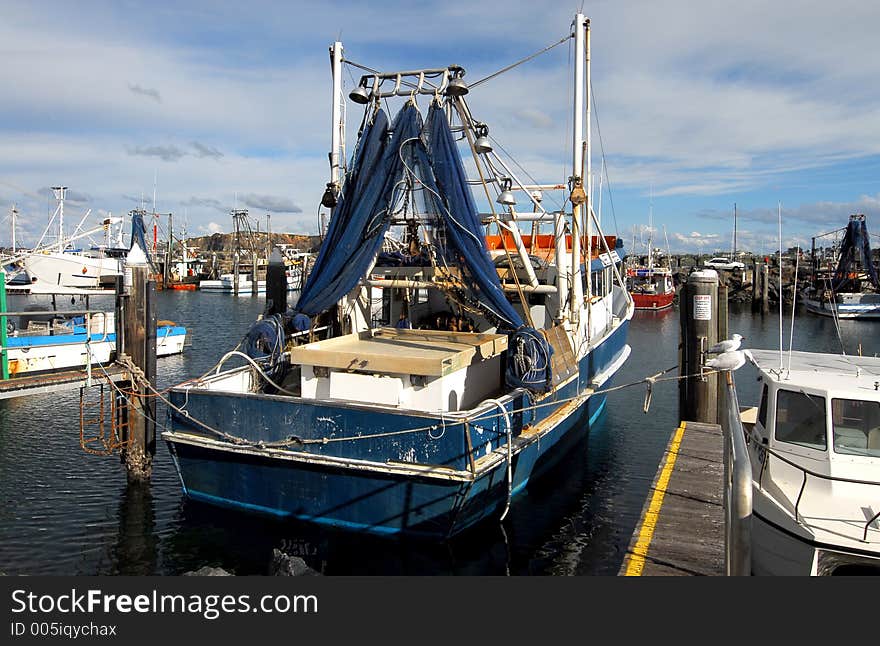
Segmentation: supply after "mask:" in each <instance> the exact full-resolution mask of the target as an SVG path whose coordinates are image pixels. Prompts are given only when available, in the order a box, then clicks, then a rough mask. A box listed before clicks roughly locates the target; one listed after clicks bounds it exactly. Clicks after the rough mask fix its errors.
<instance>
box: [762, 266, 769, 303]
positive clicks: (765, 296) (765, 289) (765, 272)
mask: <svg viewBox="0 0 880 646" xmlns="http://www.w3.org/2000/svg"><path fill="white" fill-rule="evenodd" d="M769 296H770V265H769V264H768V263H766V262H765V263H764V264H763V266H762V267H761V314H769V313H770V298H769Z"/></svg>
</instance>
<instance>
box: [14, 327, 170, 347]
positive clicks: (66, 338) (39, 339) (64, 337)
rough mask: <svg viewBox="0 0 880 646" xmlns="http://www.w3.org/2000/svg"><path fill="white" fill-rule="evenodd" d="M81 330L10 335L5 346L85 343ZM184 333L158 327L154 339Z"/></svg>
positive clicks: (113, 337)
mask: <svg viewBox="0 0 880 646" xmlns="http://www.w3.org/2000/svg"><path fill="white" fill-rule="evenodd" d="M81 330H82V331H81V332H80V333H79V334H77V333H74V334H57V335H40V336H11V337H9V338H8V339H7V340H6V347H8V348H27V347H36V346H44V345H73V344H75V343H85V341H86V333H85V327H84V326H83V327H82V328H81ZM185 334H186V328H184V327H160V328H158V330H157V332H156V339H157V340H159V341H161V340H162V339H166V338H169V337H174V336H184V335H185ZM102 339H104V335H103V334H92V335H91V340H92V342H99V341H101V340H102ZM104 341H109V342H110V343H115V342H116V333H115V332H111V333H109V334H108V335H107V338H106V339H104Z"/></svg>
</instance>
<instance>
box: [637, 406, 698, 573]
mask: <svg viewBox="0 0 880 646" xmlns="http://www.w3.org/2000/svg"><path fill="white" fill-rule="evenodd" d="M685 424H686V422H682V423H681V424H680V425H679V427H678V429H676V431H675V435H674V436H673V437H672V442H670V443H669V450H668V452H667V454H666V464H664V465H663V470H662V471H661V472H660V477H659V478H658V479H657V487H656V488H655V489H654V495H653V496H651V503H650V504H649V505H648V510H647V511H646V512H645V517H644V518H643V519H642V527H641V529H640V530H639V540H638V541H636V545H635V547H634V548H633V552H632V554H630V555H629V561H628V562H627V565H626V574H625V576H641V574H642V569H644V567H645V557H646V556H647V555H648V547H650V545H651V538H652V537H653V536H654V528H655V527H657V520H658V519H659V517H660V507H662V506H663V497H664V496H665V495H666V487H667V486H669V478H670V477H671V476H672V469H673V468H674V467H675V458H676V457H677V456H678V447H679V446H680V445H681V438H682V436H684V429H685Z"/></svg>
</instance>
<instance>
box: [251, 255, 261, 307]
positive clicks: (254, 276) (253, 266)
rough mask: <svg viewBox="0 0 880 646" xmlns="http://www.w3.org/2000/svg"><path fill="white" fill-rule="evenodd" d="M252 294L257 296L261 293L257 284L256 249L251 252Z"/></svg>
mask: <svg viewBox="0 0 880 646" xmlns="http://www.w3.org/2000/svg"><path fill="white" fill-rule="evenodd" d="M251 261H252V263H251V296H256V295H257V294H259V293H260V289H259V285H258V284H257V251H256V249H255V250H254V251H253V252H252V253H251Z"/></svg>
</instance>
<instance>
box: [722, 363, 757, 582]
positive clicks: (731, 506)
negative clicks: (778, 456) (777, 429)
mask: <svg viewBox="0 0 880 646" xmlns="http://www.w3.org/2000/svg"><path fill="white" fill-rule="evenodd" d="M722 381H723V382H724V397H723V398H722V401H723V407H724V416H723V418H722V420H721V431H722V433H723V435H724V525H725V527H724V535H725V550H724V567H725V573H726V574H727V576H749V575H751V573H752V468H751V461H750V460H749V454H748V448H747V447H746V439H745V432H744V431H743V426H742V419H741V418H740V415H739V400H738V398H737V396H736V384H735V382H734V379H733V374H732V373H730V372H727V373H725V374H724V376H723V379H722Z"/></svg>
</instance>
